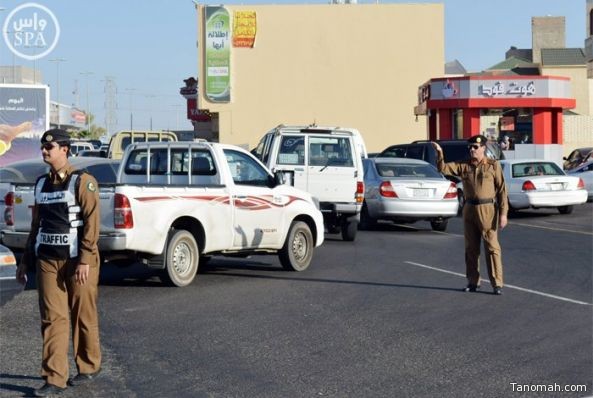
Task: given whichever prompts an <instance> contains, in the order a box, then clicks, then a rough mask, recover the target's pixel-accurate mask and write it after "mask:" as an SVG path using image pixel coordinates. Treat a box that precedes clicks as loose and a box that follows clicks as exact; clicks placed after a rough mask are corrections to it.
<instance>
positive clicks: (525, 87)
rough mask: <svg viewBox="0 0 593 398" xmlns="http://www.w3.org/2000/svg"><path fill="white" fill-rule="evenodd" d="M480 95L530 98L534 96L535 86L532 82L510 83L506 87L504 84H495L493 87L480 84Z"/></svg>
mask: <svg viewBox="0 0 593 398" xmlns="http://www.w3.org/2000/svg"><path fill="white" fill-rule="evenodd" d="M480 94H481V95H484V96H486V97H497V96H501V95H517V96H519V97H523V96H530V95H534V94H535V84H534V83H533V81H530V82H529V83H524V82H521V83H517V82H510V83H509V85H508V86H506V85H505V83H504V82H496V83H494V84H493V85H486V84H482V85H481V86H480Z"/></svg>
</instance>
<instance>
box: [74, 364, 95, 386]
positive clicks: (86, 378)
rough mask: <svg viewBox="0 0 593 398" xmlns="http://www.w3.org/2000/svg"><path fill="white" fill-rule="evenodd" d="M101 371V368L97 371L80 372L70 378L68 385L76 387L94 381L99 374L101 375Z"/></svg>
mask: <svg viewBox="0 0 593 398" xmlns="http://www.w3.org/2000/svg"><path fill="white" fill-rule="evenodd" d="M99 373H101V368H99V370H97V371H96V372H95V373H79V374H77V375H76V376H74V377H73V378H71V379H70V380H68V385H70V386H72V387H75V386H80V385H82V384H86V383H89V382H91V381H94V380H95V379H96V378H97V376H99Z"/></svg>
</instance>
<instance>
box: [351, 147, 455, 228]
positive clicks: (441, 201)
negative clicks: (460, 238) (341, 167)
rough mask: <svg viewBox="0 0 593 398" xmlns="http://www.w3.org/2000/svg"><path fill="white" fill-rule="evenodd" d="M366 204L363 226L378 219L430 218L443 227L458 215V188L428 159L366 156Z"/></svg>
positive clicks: (362, 220) (417, 219)
mask: <svg viewBox="0 0 593 398" xmlns="http://www.w3.org/2000/svg"><path fill="white" fill-rule="evenodd" d="M363 165H364V185H365V193H364V205H363V208H362V213H361V221H360V227H361V228H362V229H367V228H370V227H372V226H373V225H374V224H375V223H376V222H377V220H379V219H381V220H393V221H397V222H416V221H420V220H427V221H430V225H431V226H432V229H433V230H435V231H444V230H446V229H447V223H448V219H449V218H451V217H455V216H456V215H457V207H458V201H457V188H456V187H455V184H454V183H452V182H451V181H449V180H447V179H446V178H445V177H443V175H442V174H441V173H439V172H438V171H437V169H435V168H434V166H432V165H430V164H429V163H427V162H424V161H422V160H416V159H410V158H370V159H364V161H363Z"/></svg>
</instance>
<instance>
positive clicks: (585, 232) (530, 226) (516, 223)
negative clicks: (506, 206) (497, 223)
mask: <svg viewBox="0 0 593 398" xmlns="http://www.w3.org/2000/svg"><path fill="white" fill-rule="evenodd" d="M509 224H510V225H519V226H521V227H528V228H541V229H550V230H552V231H561V232H572V233H574V234H583V235H593V232H587V231H575V230H572V229H563V228H552V227H544V226H542V225H531V224H523V223H518V222H514V221H513V222H510V223H509Z"/></svg>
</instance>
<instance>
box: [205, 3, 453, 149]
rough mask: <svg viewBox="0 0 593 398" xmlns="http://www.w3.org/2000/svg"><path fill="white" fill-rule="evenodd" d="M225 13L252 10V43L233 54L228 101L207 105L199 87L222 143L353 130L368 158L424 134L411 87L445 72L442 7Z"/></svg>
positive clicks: (263, 8)
mask: <svg viewBox="0 0 593 398" xmlns="http://www.w3.org/2000/svg"><path fill="white" fill-rule="evenodd" d="M227 9H228V10H229V14H230V17H231V18H232V17H233V11H235V10H251V11H256V13H257V37H256V41H255V46H254V48H252V49H249V48H232V49H231V85H232V91H231V102H230V103H228V104H217V103H211V102H208V101H207V100H206V99H205V98H204V85H202V84H200V90H199V99H198V104H199V107H200V108H202V109H209V110H210V111H211V112H218V113H219V123H218V127H219V140H220V142H225V143H232V144H238V145H245V144H247V146H249V148H252V147H253V146H255V144H256V143H257V142H258V141H259V139H260V138H261V136H262V135H263V134H264V133H265V132H266V131H268V130H269V129H270V128H272V127H274V126H276V125H278V124H280V123H283V124H311V123H316V124H318V125H334V126H344V127H353V128H357V129H359V130H360V131H361V133H362V135H363V137H364V139H365V142H366V144H367V149H368V150H369V151H370V152H373V151H379V150H381V149H383V148H385V147H386V146H388V145H390V144H395V143H403V142H409V141H411V140H415V139H425V138H426V137H427V127H426V118H425V117H419V118H418V121H416V118H415V116H414V112H413V108H414V106H415V105H417V91H418V87H419V86H420V85H421V84H422V83H423V82H425V81H427V80H429V79H430V78H434V77H439V76H442V75H443V72H444V70H443V69H444V66H443V65H444V63H445V62H444V6H443V5H442V4H364V5H363V4H352V5H350V4H343V5H336V4H332V5H257V6H256V5H254V6H227ZM198 15H199V18H202V15H203V14H202V13H198ZM199 26H200V27H202V26H203V24H200V25H199ZM200 31H202V28H200ZM200 43H203V37H202V38H201V39H200ZM202 51H203V47H202ZM200 54H201V53H200ZM199 58H201V55H200V57H199ZM199 62H200V74H199V75H200V76H204V74H203V65H202V64H201V62H202V60H201V59H200V60H199Z"/></svg>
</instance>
